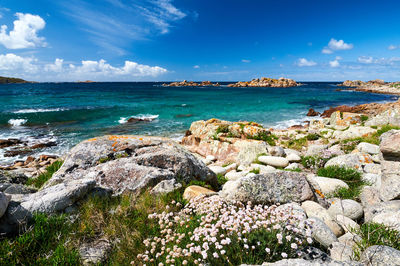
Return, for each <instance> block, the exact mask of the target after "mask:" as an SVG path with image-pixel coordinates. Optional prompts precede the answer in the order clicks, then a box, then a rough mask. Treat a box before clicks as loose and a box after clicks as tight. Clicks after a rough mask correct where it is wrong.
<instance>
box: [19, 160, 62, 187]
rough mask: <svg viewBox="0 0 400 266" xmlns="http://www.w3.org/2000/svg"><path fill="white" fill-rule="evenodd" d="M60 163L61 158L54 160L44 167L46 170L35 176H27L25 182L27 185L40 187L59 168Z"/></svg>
mask: <svg viewBox="0 0 400 266" xmlns="http://www.w3.org/2000/svg"><path fill="white" fill-rule="evenodd" d="M62 164H63V161H61V160H58V161H55V162H54V163H52V164H51V165H49V166H47V167H46V172H44V173H42V174H40V175H39V176H38V177H36V178H29V179H28V181H27V182H26V184H27V185H28V186H29V185H33V186H34V187H36V188H41V187H42V186H43V185H44V184H45V183H46V182H47V181H48V180H49V179H50V178H51V177H52V176H53V174H54V173H55V172H57V171H58V169H60V168H61V166H62Z"/></svg>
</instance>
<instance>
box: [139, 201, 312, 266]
mask: <svg viewBox="0 0 400 266" xmlns="http://www.w3.org/2000/svg"><path fill="white" fill-rule="evenodd" d="M290 213H291V212H290V211H282V212H278V211H276V206H274V205H273V206H270V207H267V206H262V205H256V206H252V205H250V204H248V205H243V204H241V203H238V202H225V201H223V200H222V199H221V198H219V197H203V198H196V199H194V200H192V201H191V202H190V203H189V204H188V205H186V206H185V207H184V208H181V209H178V211H175V212H174V211H170V212H162V213H153V214H151V215H150V216H149V218H150V219H152V220H154V223H156V224H159V225H160V231H159V232H157V234H155V235H153V236H150V237H149V238H147V239H145V240H144V241H143V243H144V245H145V246H146V250H145V252H142V253H141V254H139V255H138V256H137V259H136V260H135V261H133V262H132V264H141V263H150V264H152V265H158V264H159V263H163V264H164V265H165V264H175V265H186V264H187V265H194V264H207V265H226V264H228V265H239V264H242V263H247V264H261V263H263V262H265V261H277V260H280V259H282V258H295V257H298V256H299V255H301V250H302V249H303V248H304V247H305V246H308V245H309V244H310V243H312V239H311V229H310V227H309V226H308V225H307V224H306V223H301V222H300V218H299V217H297V216H294V215H291V214H290ZM303 234H305V236H304V235H303Z"/></svg>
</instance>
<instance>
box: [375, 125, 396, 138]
mask: <svg viewBox="0 0 400 266" xmlns="http://www.w3.org/2000/svg"><path fill="white" fill-rule="evenodd" d="M392 129H400V127H398V126H393V125H383V126H382V127H381V128H380V129H378V131H377V133H378V135H379V136H381V135H382V134H383V133H386V132H388V131H389V130H392Z"/></svg>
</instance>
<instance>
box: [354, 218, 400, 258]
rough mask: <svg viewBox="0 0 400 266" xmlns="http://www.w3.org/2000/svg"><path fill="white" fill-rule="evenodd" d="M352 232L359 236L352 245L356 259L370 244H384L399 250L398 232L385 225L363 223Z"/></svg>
mask: <svg viewBox="0 0 400 266" xmlns="http://www.w3.org/2000/svg"><path fill="white" fill-rule="evenodd" d="M354 233H356V234H357V235H359V236H360V237H361V241H359V242H357V243H356V245H355V247H354V255H355V258H356V259H357V260H359V259H360V257H361V254H362V252H363V251H364V250H366V249H367V248H368V247H370V246H374V245H384V246H389V247H392V248H394V249H397V250H400V241H399V232H397V231H396V230H394V229H391V228H389V227H387V226H384V225H382V224H377V223H365V224H362V225H361V226H360V229H359V230H354Z"/></svg>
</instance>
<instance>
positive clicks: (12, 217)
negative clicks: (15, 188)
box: [0, 179, 96, 234]
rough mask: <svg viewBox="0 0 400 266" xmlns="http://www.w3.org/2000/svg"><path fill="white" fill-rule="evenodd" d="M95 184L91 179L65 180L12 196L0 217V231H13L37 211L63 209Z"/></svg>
mask: <svg viewBox="0 0 400 266" xmlns="http://www.w3.org/2000/svg"><path fill="white" fill-rule="evenodd" d="M95 184H96V182H95V181H94V180H92V179H79V180H66V181H65V182H63V183H60V184H57V185H54V186H51V187H47V188H44V189H42V190H40V191H39V192H36V193H33V194H27V195H15V196H13V197H12V198H11V201H10V203H9V206H8V208H7V211H6V213H5V214H4V216H3V217H2V218H1V219H0V232H2V233H6V234H12V233H15V232H16V231H17V230H18V229H19V228H21V226H23V225H25V224H26V223H28V222H29V221H30V219H31V218H32V216H33V214H34V213H37V212H41V213H47V214H51V213H57V212H62V211H64V210H65V209H66V208H67V207H69V206H71V205H73V204H74V203H75V202H77V201H78V200H80V199H82V198H83V197H84V196H85V195H86V194H87V193H88V192H89V191H90V190H92V189H93V188H94V186H95Z"/></svg>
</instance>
